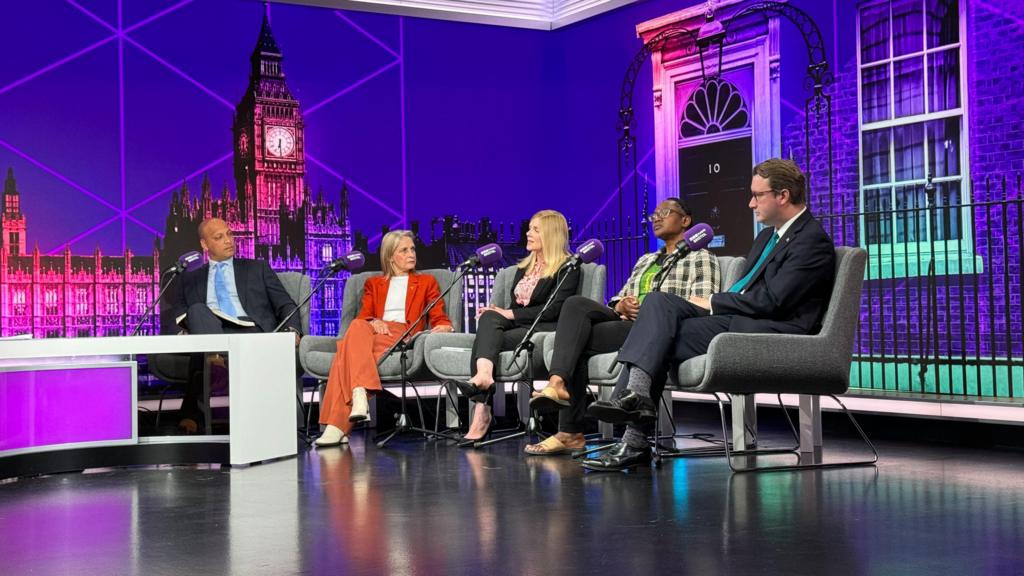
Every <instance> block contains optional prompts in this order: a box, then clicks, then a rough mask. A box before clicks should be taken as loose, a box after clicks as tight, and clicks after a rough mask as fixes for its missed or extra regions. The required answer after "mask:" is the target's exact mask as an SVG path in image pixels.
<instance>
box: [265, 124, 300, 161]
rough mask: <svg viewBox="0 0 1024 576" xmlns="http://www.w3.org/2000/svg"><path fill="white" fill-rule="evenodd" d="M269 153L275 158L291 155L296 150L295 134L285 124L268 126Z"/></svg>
mask: <svg viewBox="0 0 1024 576" xmlns="http://www.w3.org/2000/svg"><path fill="white" fill-rule="evenodd" d="M266 141H267V154H269V155H270V156H273V157H275V158H284V157H285V156H291V155H292V153H294V152H295V134H294V132H292V130H291V128H285V127H284V126H267V133H266Z"/></svg>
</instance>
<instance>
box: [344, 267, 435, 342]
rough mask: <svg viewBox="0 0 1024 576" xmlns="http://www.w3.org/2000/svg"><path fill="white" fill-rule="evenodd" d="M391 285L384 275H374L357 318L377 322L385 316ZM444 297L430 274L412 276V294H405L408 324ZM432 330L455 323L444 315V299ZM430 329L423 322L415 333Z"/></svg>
mask: <svg viewBox="0 0 1024 576" xmlns="http://www.w3.org/2000/svg"><path fill="white" fill-rule="evenodd" d="M390 286H391V279H390V278H385V277H384V275H383V274H382V275H380V276H372V277H370V278H368V279H367V280H366V284H365V285H364V286H363V303H362V306H361V307H360V308H359V315H358V316H356V318H360V319H362V320H373V319H374V318H381V317H383V316H384V302H385V301H386V300H387V298H388V288H389V287H390ZM440 294H441V289H440V288H439V287H438V285H437V280H435V279H434V277H433V276H431V275H430V274H419V273H417V272H410V273H409V291H408V292H407V293H406V295H405V323H406V324H409V323H410V322H412V321H414V320H416V319H417V318H419V316H420V314H422V313H423V309H424V308H426V307H427V304H429V303H431V302H433V301H434V298H437V297H438V296H440ZM428 320H429V321H430V326H431V327H436V326H451V325H452V321H451V320H449V319H448V315H447V314H445V313H444V300H442V301H440V302H438V303H437V304H436V305H435V306H434V308H433V310H431V311H430V315H429V316H428ZM421 330H426V326H424V325H423V322H420V324H419V325H418V326H416V328H415V329H413V332H412V333H413V334H415V333H417V332H420V331H421Z"/></svg>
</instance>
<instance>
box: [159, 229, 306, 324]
mask: <svg viewBox="0 0 1024 576" xmlns="http://www.w3.org/2000/svg"><path fill="white" fill-rule="evenodd" d="M199 243H200V244H201V245H202V247H203V250H205V251H206V253H207V255H208V257H209V263H208V264H207V265H204V266H202V267H200V268H198V269H196V270H192V271H190V272H185V273H184V274H183V275H182V278H181V290H179V291H178V299H177V301H176V302H175V305H174V317H175V321H176V322H177V323H178V324H179V325H180V326H182V327H183V328H184V329H185V331H186V332H188V333H190V334H223V333H225V332H273V331H274V328H275V327H276V326H277V324H278V322H280V321H281V320H282V319H284V317H285V316H287V315H288V314H289V313H291V311H292V310H294V309H295V306H296V304H295V302H294V301H292V299H291V296H289V295H288V292H287V291H286V290H285V289H284V286H283V285H281V281H280V280H279V279H278V278H277V274H275V273H274V271H273V270H271V269H270V266H269V265H268V264H267V263H266V262H264V261H263V260H245V259H242V258H235V238H234V236H233V235H232V233H231V229H230V228H229V227H228V224H227V222H225V221H223V220H221V219H220V218H209V219H207V220H204V221H203V222H202V223H201V224H199ZM215 311H216V312H215ZM229 318H230V320H229ZM287 328H288V330H290V331H292V332H294V333H295V334H296V336H299V335H300V334H301V333H302V322H301V319H300V318H299V315H298V314H295V315H294V316H292V317H291V319H290V320H289V321H288V325H287ZM297 341H298V338H296V342H297Z"/></svg>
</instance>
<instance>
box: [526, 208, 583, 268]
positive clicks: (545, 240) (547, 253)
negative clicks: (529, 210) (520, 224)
mask: <svg viewBox="0 0 1024 576" xmlns="http://www.w3.org/2000/svg"><path fill="white" fill-rule="evenodd" d="M534 220H537V221H538V224H539V228H540V241H541V244H542V245H543V246H542V248H541V251H542V252H543V253H544V263H545V264H546V266H545V267H544V271H543V272H542V274H541V277H542V278H548V277H550V276H554V274H555V272H558V269H559V268H561V267H562V264H563V263H564V262H565V261H566V260H567V259H568V258H569V256H571V254H570V253H569V223H568V222H566V221H565V216H563V215H562V213H561V212H558V211H557V210H541V211H540V212H537V213H536V214H534V215H533V216H532V217H531V218H530V222H533V221H534ZM536 256H537V254H536V253H535V252H530V255H529V256H527V257H526V258H523V259H522V260H520V261H519V267H520V268H523V269H525V270H527V271H529V270H530V268H532V267H533V264H534V260H535V259H536Z"/></svg>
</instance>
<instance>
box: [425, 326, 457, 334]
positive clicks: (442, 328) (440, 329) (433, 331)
mask: <svg viewBox="0 0 1024 576" xmlns="http://www.w3.org/2000/svg"><path fill="white" fill-rule="evenodd" d="M445 332H455V327H453V326H452V325H451V324H443V325H441V326H434V327H433V328H431V329H430V333H431V334H442V333H445Z"/></svg>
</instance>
